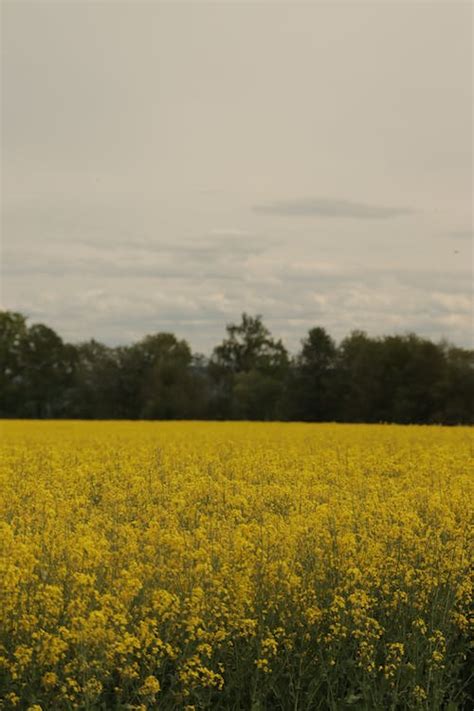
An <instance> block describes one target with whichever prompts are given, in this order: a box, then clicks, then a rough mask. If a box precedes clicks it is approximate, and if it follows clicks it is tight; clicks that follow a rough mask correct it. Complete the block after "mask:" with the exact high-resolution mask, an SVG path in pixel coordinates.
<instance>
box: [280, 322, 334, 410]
mask: <svg viewBox="0 0 474 711" xmlns="http://www.w3.org/2000/svg"><path fill="white" fill-rule="evenodd" d="M301 346H302V347H301V351H300V353H299V354H298V355H297V357H296V359H295V363H294V367H293V369H292V377H291V379H290V380H289V393H288V406H289V416H290V418H291V419H297V420H308V421H323V420H326V421H328V420H331V419H333V418H334V417H335V414H336V413H335V401H334V400H335V393H334V384H335V377H334V376H335V366H336V356H337V349H336V344H335V343H334V341H333V339H332V338H331V336H329V334H328V333H327V332H326V331H325V329H324V328H321V327H316V328H312V329H311V330H310V331H309V332H308V335H307V336H306V338H304V339H303V340H302V341H301Z"/></svg>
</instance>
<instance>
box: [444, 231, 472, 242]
mask: <svg viewBox="0 0 474 711" xmlns="http://www.w3.org/2000/svg"><path fill="white" fill-rule="evenodd" d="M450 236H451V237H453V238H454V239H468V240H471V241H472V240H473V239H474V230H454V231H453V232H450Z"/></svg>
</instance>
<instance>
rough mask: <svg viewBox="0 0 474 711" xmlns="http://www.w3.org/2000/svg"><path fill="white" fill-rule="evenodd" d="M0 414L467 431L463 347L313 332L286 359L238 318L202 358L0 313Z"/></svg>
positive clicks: (469, 405)
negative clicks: (437, 426) (74, 333)
mask: <svg viewBox="0 0 474 711" xmlns="http://www.w3.org/2000/svg"><path fill="white" fill-rule="evenodd" d="M0 417H3V418H78V419H132V420H134V419H213V420H224V419H226V420H229V419H230V420H234V419H235V420H240V419H245V420H291V421H292V420H295V421H308V422H321V421H326V422H327V421H336V422H396V423H420V424H421V423H444V424H461V423H463V424H472V423H473V422H474V351H472V350H468V349H465V348H459V347H457V346H454V345H452V344H449V343H447V342H444V341H442V342H440V343H434V342H432V341H430V340H427V339H425V338H421V337H419V336H417V335H416V334H412V333H410V334H407V335H392V336H384V337H377V338H373V337H369V336H368V335H367V334H366V333H364V332H363V331H353V332H352V333H351V334H350V335H348V336H347V337H346V338H344V339H343V340H342V341H341V342H340V343H339V344H336V342H335V341H334V340H333V338H332V337H331V336H330V335H329V334H328V333H327V332H326V330H325V329H324V328H321V327H315V328H312V329H310V330H309V331H308V333H307V335H306V336H305V337H304V338H303V339H302V341H301V348H300V350H299V352H298V353H297V354H296V355H294V356H291V355H290V354H289V352H288V350H287V349H286V348H285V346H284V345H283V343H282V341H281V340H277V339H275V338H273V336H272V335H271V333H270V331H269V330H268V328H267V327H266V326H265V325H264V323H263V321H262V318H261V316H250V315H248V314H245V313H244V314H242V317H241V320H240V322H239V323H232V324H229V325H227V327H226V335H225V338H224V339H223V341H222V343H220V344H219V345H217V346H216V347H215V348H214V349H213V351H212V354H211V356H210V357H209V358H206V357H204V356H202V355H197V354H194V353H193V352H192V350H191V348H190V346H189V344H188V343H187V341H185V340H180V339H178V338H177V337H176V336H175V335H173V334H172V333H156V334H153V335H148V336H145V337H144V338H143V339H142V340H140V341H138V342H137V343H133V344H132V345H128V346H117V347H109V346H106V345H104V344H102V343H99V342H98V341H95V340H90V341H87V342H83V343H78V344H71V343H65V342H64V341H63V340H62V339H61V338H60V336H59V335H58V334H57V333H55V331H54V330H53V329H51V328H49V327H48V326H45V325H43V324H33V325H29V324H28V323H27V319H26V317H25V316H24V315H22V314H20V313H16V312H13V311H2V312H0Z"/></svg>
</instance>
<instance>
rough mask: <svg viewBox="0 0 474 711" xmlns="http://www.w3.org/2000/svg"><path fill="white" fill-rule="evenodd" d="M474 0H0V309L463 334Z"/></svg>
mask: <svg viewBox="0 0 474 711" xmlns="http://www.w3.org/2000/svg"><path fill="white" fill-rule="evenodd" d="M472 12H473V7H472V4H471V3H470V2H456V0H454V1H453V2H436V0H433V2H418V3H417V2H404V1H403V0H397V2H380V3H375V2H373V3H362V2H346V3H340V2H331V3H319V2H309V3H308V2H307V3H304V4H303V3H301V4H299V3H298V2H294V1H293V0H292V1H291V2H290V0H288V2H286V3H282V2H278V3H276V2H260V3H257V2H245V3H244V2H233V3H228V2H222V3H220V4H217V3H216V4H211V3H203V2H193V3H183V2H175V3H162V2H140V1H136V0H134V1H133V2H132V1H131V0H130V1H129V2H118V1H115V0H109V1H107V0H103V1H102V2H90V1H87V0H81V1H80V2H79V1H77V2H69V1H68V0H63V1H62V2H59V1H58V2H46V1H44V0H36V1H32V2H25V0H15V1H14V2H13V1H11V2H8V1H5V0H3V2H2V16H3V17H2V33H3V38H2V39H3V41H2V48H3V61H2V66H3V70H2V177H3V182H2V284H1V287H2V288H1V296H2V305H3V307H4V308H9V309H15V310H19V311H21V312H23V313H26V314H28V315H29V316H30V317H31V319H32V321H42V322H45V323H47V324H49V325H51V326H52V327H53V328H55V329H56V330H57V331H58V332H59V333H60V334H61V335H62V336H63V337H64V338H65V339H68V340H74V341H77V340H82V339H88V338H90V337H95V338H98V339H101V340H103V341H105V342H108V343H127V342H130V341H132V340H134V339H138V338H140V337H141V336H142V335H144V334H145V333H151V332H156V331H162V330H165V331H172V332H175V333H176V334H177V335H178V336H180V337H186V338H188V339H189V340H190V342H191V344H192V346H193V348H194V349H195V350H200V351H202V352H209V350H210V348H211V347H212V345H214V344H215V343H216V342H218V341H219V340H221V338H222V337H223V335H224V326H225V324H226V323H228V322H229V321H234V320H237V319H238V318H239V315H240V313H241V312H242V311H244V310H245V311H248V312H250V313H260V314H262V315H263V317H264V320H265V322H266V323H267V324H268V326H269V327H270V328H271V330H272V331H273V333H274V335H276V336H281V337H282V338H283V339H284V340H285V342H286V344H287V345H288V346H289V347H290V349H291V350H293V351H294V350H295V349H296V348H297V347H298V342H299V339H300V338H301V337H302V336H303V335H304V334H305V332H306V331H307V330H308V329H309V328H310V327H312V326H314V325H322V326H324V327H326V328H327V329H328V330H329V332H330V333H331V334H332V335H334V336H335V337H336V338H337V339H339V338H341V337H342V336H344V335H346V334H347V333H349V332H350V331H351V330H352V329H355V328H358V329H364V330H366V331H368V333H369V334H371V335H377V334H384V333H393V332H405V331H408V330H415V331H417V332H418V333H420V334H422V335H425V336H428V337H431V338H435V339H438V338H440V337H443V336H445V337H447V338H449V339H450V340H452V341H454V342H456V343H458V344H462V345H470V344H472V337H473V336H472V325H473V318H472V317H473V302H472V268H473V265H472V244H473V239H472V192H473V191H472Z"/></svg>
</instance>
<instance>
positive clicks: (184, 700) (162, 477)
mask: <svg viewBox="0 0 474 711" xmlns="http://www.w3.org/2000/svg"><path fill="white" fill-rule="evenodd" d="M1 435H2V443H1V464H0V591H1V592H0V594H1V606H0V699H1V701H0V707H1V708H2V709H14V708H16V709H30V710H31V711H40V709H42V710H43V711H46V710H49V709H51V710H54V711H56V710H57V711H61V710H63V709H104V710H105V709H130V710H131V709H136V710H138V709H141V710H145V709H163V710H168V709H186V710H187V711H191V710H193V709H194V710H196V711H197V710H198V709H242V710H246V709H249V710H252V711H263V710H264V709H265V710H266V709H268V710H273V709H288V710H290V709H291V710H295V711H296V710H297V709H300V710H301V709H334V710H338V711H339V709H346V708H348V709H350V708H352V709H367V710H370V709H394V710H395V709H427V710H428V709H429V711H433V710H436V709H447V711H454V710H455V709H463V708H465V709H467V708H471V703H470V702H469V700H468V688H469V678H468V669H469V665H468V661H469V660H468V658H467V654H468V645H469V638H470V631H469V609H470V605H471V582H472V580H470V578H469V573H470V562H471V557H470V550H469V501H470V500H472V484H471V479H470V475H471V470H472V458H473V448H474V446H473V438H472V430H469V429H468V428H455V429H448V428H441V427H439V428H438V427H396V426H356V425H355V426H343V425H303V424H248V423H232V424H230V423H229V424H228V423H221V424H212V423H97V422H95V423H73V422H55V423H53V422H49V423H48V422H8V423H3V424H2V425H1ZM471 632H472V630H471Z"/></svg>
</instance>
